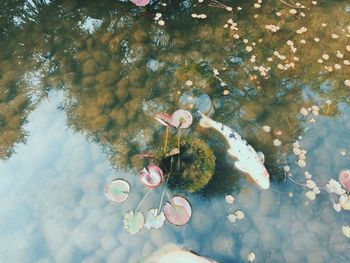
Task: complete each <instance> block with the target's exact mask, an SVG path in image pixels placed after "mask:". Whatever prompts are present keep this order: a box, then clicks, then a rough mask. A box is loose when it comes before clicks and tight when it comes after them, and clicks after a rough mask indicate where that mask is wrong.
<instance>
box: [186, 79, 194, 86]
mask: <svg viewBox="0 0 350 263" xmlns="http://www.w3.org/2000/svg"><path fill="white" fill-rule="evenodd" d="M185 84H186V86H192V85H193V82H192V80H187V81H186V83H185Z"/></svg>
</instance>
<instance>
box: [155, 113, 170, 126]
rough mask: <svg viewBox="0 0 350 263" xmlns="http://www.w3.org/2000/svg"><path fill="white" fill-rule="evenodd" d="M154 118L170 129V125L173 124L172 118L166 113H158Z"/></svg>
mask: <svg viewBox="0 0 350 263" xmlns="http://www.w3.org/2000/svg"><path fill="white" fill-rule="evenodd" d="M154 118H155V119H156V120H157V121H158V122H159V123H160V124H162V125H163V126H166V127H169V124H171V116H170V115H169V114H166V113H164V112H160V113H157V114H156V116H155V117H154Z"/></svg>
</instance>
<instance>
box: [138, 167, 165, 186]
mask: <svg viewBox="0 0 350 263" xmlns="http://www.w3.org/2000/svg"><path fill="white" fill-rule="evenodd" d="M140 179H141V182H142V183H143V184H144V185H145V186H147V187H149V188H155V187H157V186H159V185H160V184H161V183H162V182H163V179H164V176H163V171H162V169H160V168H159V167H158V166H157V165H155V164H150V165H148V166H147V167H144V168H143V169H142V170H141V171H140Z"/></svg>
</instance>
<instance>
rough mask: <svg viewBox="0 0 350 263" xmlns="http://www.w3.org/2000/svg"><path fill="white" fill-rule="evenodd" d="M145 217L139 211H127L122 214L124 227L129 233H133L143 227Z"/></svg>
mask: <svg viewBox="0 0 350 263" xmlns="http://www.w3.org/2000/svg"><path fill="white" fill-rule="evenodd" d="M144 222H145V219H144V217H143V214H142V213H140V212H136V213H134V211H129V212H127V213H126V214H125V216H124V228H125V229H126V231H127V232H128V233H129V234H130V235H135V234H137V233H138V232H140V230H141V229H142V227H143V224H144Z"/></svg>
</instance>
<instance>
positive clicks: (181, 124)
mask: <svg viewBox="0 0 350 263" xmlns="http://www.w3.org/2000/svg"><path fill="white" fill-rule="evenodd" d="M192 120H193V118H192V114H191V113H190V112H189V111H187V110H177V111H175V112H174V113H173V115H172V116H171V124H172V125H173V126H175V127H176V128H180V129H187V128H188V127H190V126H191V124H192Z"/></svg>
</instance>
